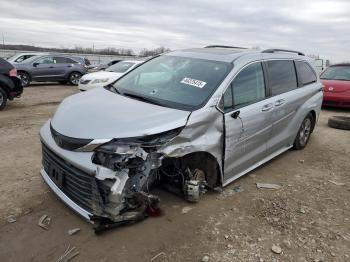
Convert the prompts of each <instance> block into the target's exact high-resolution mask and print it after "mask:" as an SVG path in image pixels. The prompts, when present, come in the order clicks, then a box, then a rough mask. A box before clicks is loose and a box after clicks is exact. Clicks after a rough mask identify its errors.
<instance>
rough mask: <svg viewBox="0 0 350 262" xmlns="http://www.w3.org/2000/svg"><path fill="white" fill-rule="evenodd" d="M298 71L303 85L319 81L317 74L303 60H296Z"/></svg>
mask: <svg viewBox="0 0 350 262" xmlns="http://www.w3.org/2000/svg"><path fill="white" fill-rule="evenodd" d="M295 66H296V68H297V72H298V79H299V82H300V84H301V86H305V85H309V84H311V83H315V82H316V81H317V76H316V74H315V72H314V71H313V70H312V69H311V67H310V66H309V65H308V64H307V63H306V62H303V61H295Z"/></svg>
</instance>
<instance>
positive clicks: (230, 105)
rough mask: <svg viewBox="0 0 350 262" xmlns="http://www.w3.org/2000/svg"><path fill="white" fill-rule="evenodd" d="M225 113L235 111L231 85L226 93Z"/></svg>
mask: <svg viewBox="0 0 350 262" xmlns="http://www.w3.org/2000/svg"><path fill="white" fill-rule="evenodd" d="M223 97H224V99H223V100H224V112H225V113H226V112H229V111H230V110H232V109H233V96H232V86H231V85H230V86H229V87H228V88H227V89H226V91H225V93H224V96H223Z"/></svg>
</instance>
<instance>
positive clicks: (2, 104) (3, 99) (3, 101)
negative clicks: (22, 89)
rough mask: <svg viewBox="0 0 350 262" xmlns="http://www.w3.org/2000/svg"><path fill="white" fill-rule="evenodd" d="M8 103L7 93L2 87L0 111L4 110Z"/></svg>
mask: <svg viewBox="0 0 350 262" xmlns="http://www.w3.org/2000/svg"><path fill="white" fill-rule="evenodd" d="M6 103H7V94H6V92H5V90H4V89H2V88H1V87H0V111H1V110H3V109H4V108H5V106H6Z"/></svg>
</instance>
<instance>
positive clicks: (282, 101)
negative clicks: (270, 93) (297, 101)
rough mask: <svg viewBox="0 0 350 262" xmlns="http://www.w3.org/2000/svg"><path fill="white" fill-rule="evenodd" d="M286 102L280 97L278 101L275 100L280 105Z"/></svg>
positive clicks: (276, 104)
mask: <svg viewBox="0 0 350 262" xmlns="http://www.w3.org/2000/svg"><path fill="white" fill-rule="evenodd" d="M284 102H285V100H284V99H278V100H277V101H276V102H275V106H280V105H283V104H284Z"/></svg>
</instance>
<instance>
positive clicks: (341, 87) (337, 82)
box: [320, 64, 350, 108]
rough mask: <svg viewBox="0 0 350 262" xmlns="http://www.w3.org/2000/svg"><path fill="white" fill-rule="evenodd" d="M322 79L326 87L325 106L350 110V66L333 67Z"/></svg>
mask: <svg viewBox="0 0 350 262" xmlns="http://www.w3.org/2000/svg"><path fill="white" fill-rule="evenodd" d="M320 78H321V81H322V83H323V85H324V88H323V91H324V92H323V105H324V106H335V107H347V108H350V64H337V65H332V66H330V67H328V68H327V69H326V70H325V71H324V72H323V73H322V74H321V76H320Z"/></svg>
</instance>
